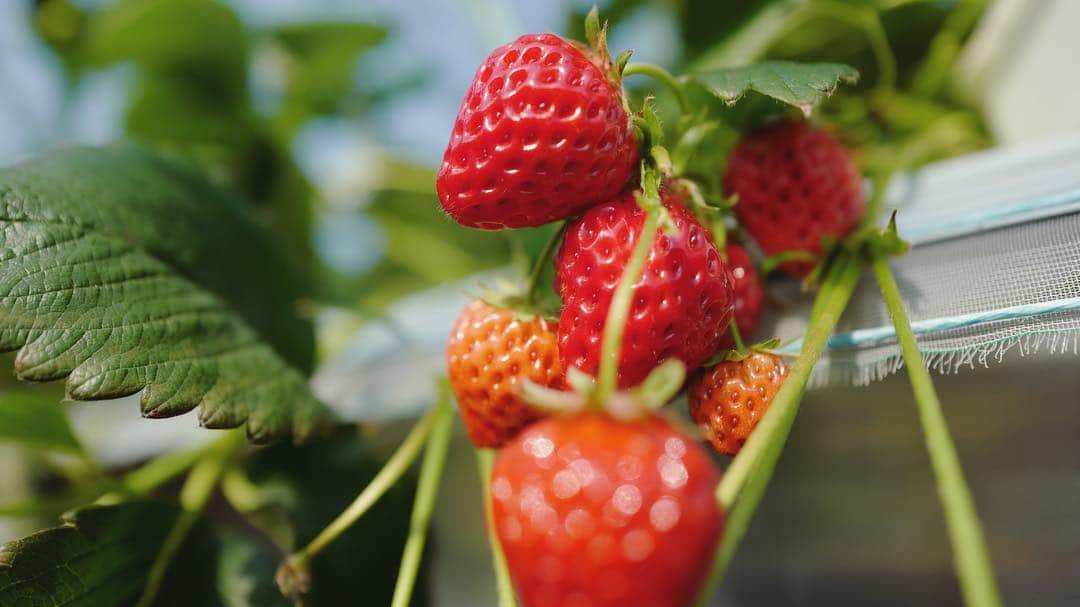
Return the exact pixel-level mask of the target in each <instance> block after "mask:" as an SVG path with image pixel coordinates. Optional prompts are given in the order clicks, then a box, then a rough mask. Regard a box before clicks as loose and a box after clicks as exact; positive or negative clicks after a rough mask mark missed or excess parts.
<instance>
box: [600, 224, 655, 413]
mask: <svg viewBox="0 0 1080 607" xmlns="http://www.w3.org/2000/svg"><path fill="white" fill-rule="evenodd" d="M659 225H660V210H659V209H656V208H652V207H651V205H650V206H649V207H646V208H645V225H644V226H643V227H642V228H641V234H639V235H638V240H637V243H635V244H634V250H633V252H632V253H631V254H630V261H629V262H627V264H626V268H625V269H623V273H622V277H621V278H620V279H619V285H618V286H617V287H615V293H614V294H612V296H611V305H610V306H609V307H608V315H607V319H606V320H605V321H604V337H603V340H602V341H601V342H600V372H599V374H598V377H597V392H596V396H597V399H598V400H599V401H600V402H605V401H606V399H607V398H608V397H609V396H611V395H612V394H614V393H615V390H616V388H617V387H618V379H619V357H620V354H621V351H622V338H623V333H624V332H625V331H626V317H627V316H628V315H629V314H630V302H631V300H632V299H633V297H634V284H635V283H636V282H637V281H638V279H639V278H641V272H642V270H643V269H644V268H645V261H646V260H647V259H648V258H649V249H650V248H652V243H653V240H654V239H655V238H656V230H657V228H658V227H659Z"/></svg>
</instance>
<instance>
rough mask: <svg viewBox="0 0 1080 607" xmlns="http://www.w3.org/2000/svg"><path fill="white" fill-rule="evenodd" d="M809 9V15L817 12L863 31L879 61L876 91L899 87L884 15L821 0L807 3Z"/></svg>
mask: <svg viewBox="0 0 1080 607" xmlns="http://www.w3.org/2000/svg"><path fill="white" fill-rule="evenodd" d="M806 8H807V9H808V10H810V12H816V13H818V14H819V15H822V16H824V17H828V18H830V19H833V20H835V21H839V22H841V23H846V24H848V25H850V26H852V27H854V28H856V29H858V30H861V31H862V33H863V35H864V36H866V41H867V43H868V44H869V45H870V51H871V52H872V53H873V54H874V60H875V61H876V62H877V71H878V73H877V77H878V79H877V84H876V86H877V88H878V89H882V90H892V89H893V88H894V87H895V86H896V55H895V54H894V53H893V50H892V46H891V45H890V44H889V37H888V35H887V34H886V33H885V26H884V25H883V24H882V23H881V15H879V14H878V11H877V9H875V8H872V7H855V6H852V5H850V4H847V3H843V2H832V1H827V0H818V2H815V3H813V4H808V5H807V7H806Z"/></svg>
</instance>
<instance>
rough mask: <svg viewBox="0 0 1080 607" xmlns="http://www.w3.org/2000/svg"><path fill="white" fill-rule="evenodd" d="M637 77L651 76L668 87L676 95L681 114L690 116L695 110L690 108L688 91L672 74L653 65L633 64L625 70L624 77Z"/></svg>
mask: <svg viewBox="0 0 1080 607" xmlns="http://www.w3.org/2000/svg"><path fill="white" fill-rule="evenodd" d="M635 75H641V76H649V77H650V78H653V79H655V80H657V81H659V82H660V83H662V84H663V85H664V86H666V87H667V88H668V90H670V91H671V92H672V93H673V94H674V95H675V99H676V101H678V103H679V111H680V112H681V113H683V114H689V113H690V112H691V110H692V109H693V108H691V106H690V99H689V98H688V97H687V96H686V89H685V88H683V84H682V83H681V82H679V79H678V78H676V77H675V76H674V75H673V74H672V73H671V72H669V71H667V70H665V69H664V68H662V67H660V66H659V65H656V64H653V63H631V64H629V65H627V66H626V69H624V70H623V76H635Z"/></svg>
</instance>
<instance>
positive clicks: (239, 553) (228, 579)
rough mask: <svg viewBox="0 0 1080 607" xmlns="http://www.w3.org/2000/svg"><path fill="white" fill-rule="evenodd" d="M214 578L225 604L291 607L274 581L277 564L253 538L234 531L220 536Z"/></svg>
mask: <svg viewBox="0 0 1080 607" xmlns="http://www.w3.org/2000/svg"><path fill="white" fill-rule="evenodd" d="M218 544H219V546H220V552H219V554H218V558H217V570H216V576H215V578H216V579H215V581H216V585H217V590H218V593H219V594H220V595H221V602H222V603H223V604H224V605H225V606H226V607H288V606H289V605H290V604H291V603H290V602H289V601H288V600H287V599H286V598H285V597H284V596H282V595H281V593H280V592H279V591H278V589H277V586H275V585H274V570H275V568H276V564H275V562H274V560H273V559H271V558H270V555H268V554H267V552H266V551H265V550H263V549H262V547H261V546H259V544H258V543H256V542H255V541H254V540H253V539H252V538H250V537H247V536H243V535H240V534H237V533H233V532H226V533H221V534H219V536H218Z"/></svg>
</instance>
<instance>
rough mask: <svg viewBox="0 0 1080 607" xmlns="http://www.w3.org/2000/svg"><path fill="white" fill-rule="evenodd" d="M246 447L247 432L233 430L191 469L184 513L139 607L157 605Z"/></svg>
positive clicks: (150, 576) (183, 501)
mask: <svg viewBox="0 0 1080 607" xmlns="http://www.w3.org/2000/svg"><path fill="white" fill-rule="evenodd" d="M244 444H245V440H244V433H243V432H241V431H231V432H229V433H228V434H227V435H226V436H225V437H222V440H219V441H217V442H215V443H214V448H213V449H212V450H211V451H209V452H207V453H206V457H204V458H203V459H201V460H200V461H199V463H197V464H196V465H195V467H194V468H192V470H191V474H189V475H188V477H187V480H186V481H184V486H183V487H181V489H180V507H181V508H183V512H181V513H180V516H179V518H177V520H176V523H175V524H174V525H173V527H172V529H170V530H169V534H168V535H167V536H165V542H164V543H163V544H162V545H161V550H160V551H159V552H158V555H157V558H156V559H154V564H153V565H152V566H151V567H150V573H149V574H148V575H147V578H146V586H145V587H144V588H143V593H142V596H140V597H139V601H138V603H136V605H137V607H149V606H150V605H153V604H154V599H155V598H156V597H157V593H158V590H160V589H161V583H162V582H163V581H164V580H165V574H166V573H167V572H168V570H169V565H170V564H171V563H172V561H173V558H174V557H175V556H176V553H177V552H178V551H179V550H180V547H181V546H182V545H183V544H184V540H185V539H187V536H188V534H189V533H191V530H192V528H194V527H195V524H196V523H197V522H199V518H200V517H201V516H202V512H203V510H204V509H205V508H206V503H207V502H208V501H210V496H212V495H213V494H214V489H215V488H216V487H217V485H218V482H219V481H220V480H221V477H222V475H224V474H225V471H226V469H228V467H229V464H230V463H231V461H232V457H233V455H234V454H235V453H236V452H237V451H239V450H240V448H241V447H242V446H243V445H244Z"/></svg>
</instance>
